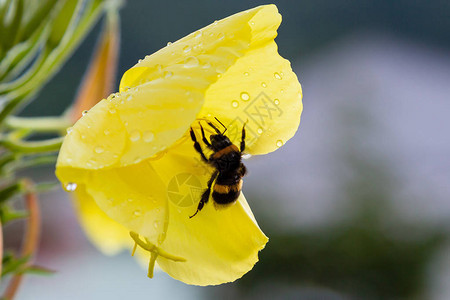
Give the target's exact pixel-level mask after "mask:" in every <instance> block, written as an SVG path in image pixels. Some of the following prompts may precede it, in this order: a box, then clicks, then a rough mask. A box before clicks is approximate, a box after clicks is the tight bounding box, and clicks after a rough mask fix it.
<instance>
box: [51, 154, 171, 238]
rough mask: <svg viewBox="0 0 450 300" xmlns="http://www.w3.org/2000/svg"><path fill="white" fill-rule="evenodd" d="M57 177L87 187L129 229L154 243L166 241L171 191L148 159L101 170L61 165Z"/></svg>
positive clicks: (105, 208) (109, 214)
mask: <svg viewBox="0 0 450 300" xmlns="http://www.w3.org/2000/svg"><path fill="white" fill-rule="evenodd" d="M57 176H58V178H59V179H60V180H61V181H62V182H76V183H77V186H81V187H82V188H83V189H85V191H86V194H87V195H88V196H89V197H92V198H93V199H94V200H95V203H96V204H97V206H98V207H99V208H100V209H101V210H102V211H103V212H105V213H106V215H107V216H108V217H110V218H111V219H113V220H114V221H116V222H118V223H119V224H121V225H122V226H124V227H125V228H127V229H128V232H129V231H134V232H137V233H139V234H141V235H143V236H145V237H146V238H148V239H149V240H150V241H151V242H152V243H154V244H160V242H161V241H162V239H163V236H162V234H163V233H164V231H165V227H166V225H167V224H166V223H167V218H168V216H167V214H168V210H167V192H166V188H165V185H164V183H163V182H162V181H161V180H160V179H159V178H158V176H157V175H156V173H155V172H154V170H153V168H152V167H151V166H150V164H149V163H148V162H143V163H140V164H136V165H133V166H129V167H123V168H114V169H106V170H98V171H77V170H76V169H72V168H59V169H57ZM76 190H78V187H77V189H76ZM83 196H85V195H83ZM80 200H81V199H80ZM129 239H130V241H131V238H129Z"/></svg>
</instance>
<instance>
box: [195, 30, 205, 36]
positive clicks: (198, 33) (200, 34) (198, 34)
mask: <svg viewBox="0 0 450 300" xmlns="http://www.w3.org/2000/svg"><path fill="white" fill-rule="evenodd" d="M202 35H203V33H202V32H201V31H200V30H199V31H197V32H196V33H195V37H196V38H200V37H201V36H202Z"/></svg>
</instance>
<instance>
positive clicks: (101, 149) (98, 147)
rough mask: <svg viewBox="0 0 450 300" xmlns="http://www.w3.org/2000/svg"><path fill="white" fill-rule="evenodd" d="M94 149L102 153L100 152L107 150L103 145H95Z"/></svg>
mask: <svg viewBox="0 0 450 300" xmlns="http://www.w3.org/2000/svg"><path fill="white" fill-rule="evenodd" d="M94 151H95V153H98V154H100V153H103V152H104V151H105V149H103V147H102V146H97V147H95V149H94Z"/></svg>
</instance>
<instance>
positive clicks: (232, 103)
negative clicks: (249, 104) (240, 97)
mask: <svg viewBox="0 0 450 300" xmlns="http://www.w3.org/2000/svg"><path fill="white" fill-rule="evenodd" d="M231 106H232V107H234V108H238V107H239V102H237V101H236V100H233V101H231Z"/></svg>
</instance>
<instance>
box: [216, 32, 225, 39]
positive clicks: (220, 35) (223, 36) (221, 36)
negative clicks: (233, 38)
mask: <svg viewBox="0 0 450 300" xmlns="http://www.w3.org/2000/svg"><path fill="white" fill-rule="evenodd" d="M224 38H225V34H223V32H221V33H219V35H218V36H217V40H218V41H221V40H223V39H224Z"/></svg>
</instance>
